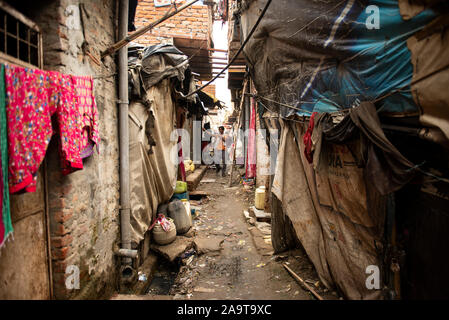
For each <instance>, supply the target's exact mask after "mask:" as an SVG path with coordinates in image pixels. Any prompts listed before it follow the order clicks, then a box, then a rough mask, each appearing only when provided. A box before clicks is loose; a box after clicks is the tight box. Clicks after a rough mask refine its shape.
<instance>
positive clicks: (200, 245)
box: [195, 237, 224, 254]
mask: <svg viewBox="0 0 449 320" xmlns="http://www.w3.org/2000/svg"><path fill="white" fill-rule="evenodd" d="M223 241H224V238H223V237H209V238H206V237H198V238H196V239H195V248H196V251H197V252H198V254H204V253H210V252H215V253H217V252H220V251H221V249H222V246H221V245H222V243H223Z"/></svg>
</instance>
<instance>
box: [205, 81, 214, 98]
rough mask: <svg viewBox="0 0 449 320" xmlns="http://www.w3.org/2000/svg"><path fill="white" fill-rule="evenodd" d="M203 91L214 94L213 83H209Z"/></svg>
mask: <svg viewBox="0 0 449 320" xmlns="http://www.w3.org/2000/svg"><path fill="white" fill-rule="evenodd" d="M203 91H204V92H206V93H208V94H211V95H213V96H215V84H210V85H208V86H207V87H206V88H204V89H203Z"/></svg>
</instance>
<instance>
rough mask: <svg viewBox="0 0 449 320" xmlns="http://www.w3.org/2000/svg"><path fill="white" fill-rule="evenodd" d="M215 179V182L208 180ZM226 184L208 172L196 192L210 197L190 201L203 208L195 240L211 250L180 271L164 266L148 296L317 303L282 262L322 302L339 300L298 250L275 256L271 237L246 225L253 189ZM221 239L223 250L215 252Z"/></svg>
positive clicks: (185, 262) (188, 261) (184, 263)
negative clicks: (320, 298)
mask: <svg viewBox="0 0 449 320" xmlns="http://www.w3.org/2000/svg"><path fill="white" fill-rule="evenodd" d="M211 179H215V182H205V181H211ZM227 184H228V177H221V175H220V176H217V175H216V173H215V172H214V171H213V170H208V172H207V173H206V175H205V177H204V178H203V179H202V182H201V183H200V185H199V186H198V188H197V190H200V191H206V192H207V193H208V197H207V198H202V200H200V201H192V203H193V204H194V207H196V208H197V209H199V210H198V211H199V214H198V216H197V217H196V218H195V219H194V228H193V229H194V230H195V233H196V235H195V239H198V238H201V239H203V240H204V239H205V242H203V243H206V247H207V246H208V245H209V248H205V251H208V250H209V252H206V253H203V254H199V253H198V252H197V251H198V248H197V250H196V251H195V254H193V255H192V256H190V257H187V258H185V259H183V260H182V263H181V268H180V269H179V270H178V267H177V266H175V265H173V264H169V263H163V264H162V265H161V266H159V268H158V270H157V272H156V274H155V276H154V278H153V280H152V284H151V286H150V288H149V290H148V293H147V296H148V297H147V298H150V297H151V296H155V297H156V296H158V297H160V296H164V295H169V296H170V298H172V299H272V300H277V299H289V300H309V299H315V298H314V297H313V296H312V295H311V294H310V292H309V291H307V290H304V289H303V288H302V287H301V286H300V285H299V284H298V283H297V282H296V281H295V280H294V279H293V278H292V277H291V276H290V274H289V273H288V272H287V271H286V270H285V268H284V267H283V266H282V263H287V264H288V266H289V267H290V268H291V269H293V270H294V271H295V272H296V273H297V274H298V275H299V276H300V277H302V279H304V280H305V281H306V282H307V283H308V284H309V285H310V286H312V287H313V288H314V289H315V290H316V292H318V293H319V294H320V295H321V296H322V297H323V298H324V299H339V297H338V296H337V294H336V293H335V292H330V291H328V290H327V289H325V288H324V286H323V285H322V284H321V283H320V282H319V281H318V277H317V275H316V272H315V270H314V268H313V266H312V265H311V263H310V261H309V260H308V259H307V256H306V255H305V254H304V252H302V251H301V250H300V249H297V250H292V251H289V252H285V253H282V254H279V255H274V254H273V249H272V247H271V244H270V240H269V236H267V235H266V234H265V235H264V234H262V233H261V232H259V231H258V230H254V228H255V227H254V226H252V225H250V224H249V223H248V222H247V219H245V217H244V215H243V211H244V210H248V208H249V207H250V206H252V205H253V202H254V187H251V188H248V187H244V186H243V185H241V184H238V182H236V183H234V185H233V187H231V188H228V187H227ZM255 231H257V232H255ZM221 241H222V243H221V245H220V247H221V248H222V249H221V250H219V251H216V250H217V243H220V242H221ZM214 243H215V245H214ZM214 246H215V248H214ZM203 249H204V248H203ZM203 251H204V250H203ZM191 252H192V251H191ZM189 258H190V259H189ZM178 262H179V261H178Z"/></svg>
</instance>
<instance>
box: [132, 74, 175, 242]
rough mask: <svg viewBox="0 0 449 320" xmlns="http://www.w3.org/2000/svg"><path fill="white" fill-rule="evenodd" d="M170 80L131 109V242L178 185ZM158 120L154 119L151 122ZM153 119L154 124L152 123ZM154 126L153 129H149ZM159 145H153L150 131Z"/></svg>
mask: <svg viewBox="0 0 449 320" xmlns="http://www.w3.org/2000/svg"><path fill="white" fill-rule="evenodd" d="M171 90H172V89H171V86H170V80H169V79H165V80H163V81H161V82H160V83H158V84H157V85H154V86H152V87H151V88H150V89H149V90H148V92H147V94H146V99H145V100H147V101H149V105H146V104H144V103H142V102H136V101H134V102H131V104H130V107H129V139H130V145H129V162H130V170H129V171H130V187H131V229H132V231H131V239H132V242H133V243H134V244H138V243H139V242H140V241H141V240H143V238H144V234H145V232H146V231H147V230H148V227H149V226H150V225H151V222H152V220H154V219H155V218H156V215H157V212H156V210H157V207H158V205H159V204H160V203H164V202H166V201H168V200H169V199H170V198H171V196H172V195H173V191H174V188H175V186H176V177H177V162H176V161H173V160H176V159H177V158H176V151H177V148H176V143H177V141H178V135H177V133H176V130H175V126H174V125H175V119H176V111H175V104H174V102H173V100H172V98H171ZM151 117H154V120H152V119H151ZM148 120H152V121H148ZM149 126H151V128H149ZM149 131H151V137H152V139H154V143H155V145H153V146H151V143H150V141H149V140H148V137H149V135H148V132H149Z"/></svg>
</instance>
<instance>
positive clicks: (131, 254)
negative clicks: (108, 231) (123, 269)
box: [114, 249, 138, 258]
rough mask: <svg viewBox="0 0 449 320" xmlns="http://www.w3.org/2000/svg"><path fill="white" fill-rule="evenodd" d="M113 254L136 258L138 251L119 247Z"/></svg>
mask: <svg viewBox="0 0 449 320" xmlns="http://www.w3.org/2000/svg"><path fill="white" fill-rule="evenodd" d="M114 253H115V255H117V256H120V257H129V258H137V255H138V252H137V250H131V249H119V250H117V251H115V252H114Z"/></svg>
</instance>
